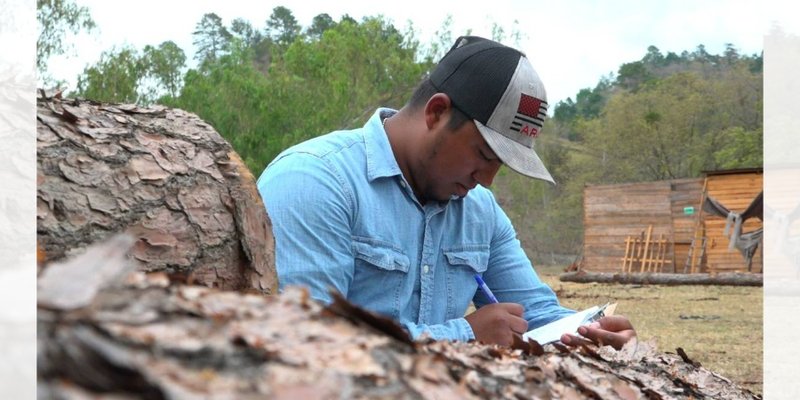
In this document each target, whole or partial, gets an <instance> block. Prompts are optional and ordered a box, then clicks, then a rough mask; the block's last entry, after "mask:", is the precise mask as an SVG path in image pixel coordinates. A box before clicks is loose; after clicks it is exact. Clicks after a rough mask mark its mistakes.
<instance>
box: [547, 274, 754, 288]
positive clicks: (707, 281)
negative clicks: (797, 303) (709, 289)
mask: <svg viewBox="0 0 800 400" xmlns="http://www.w3.org/2000/svg"><path fill="white" fill-rule="evenodd" d="M559 280H561V281H562V282H578V283H590V282H598V283H624V284H639V285H648V284H649V285H673V286H674V285H722V286H763V285H764V279H763V276H762V275H761V274H747V273H735V272H725V273H718V274H668V273H639V274H637V273H633V274H620V273H608V272H587V271H578V272H568V273H564V274H561V275H560V276H559Z"/></svg>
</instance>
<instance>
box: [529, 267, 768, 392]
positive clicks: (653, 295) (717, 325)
mask: <svg viewBox="0 0 800 400" xmlns="http://www.w3.org/2000/svg"><path fill="white" fill-rule="evenodd" d="M562 269H563V268H562V267H559V266H555V267H547V266H545V267H537V268H536V270H537V272H538V273H539V275H540V277H541V278H542V280H544V281H545V282H547V283H548V284H549V285H550V286H551V287H552V288H553V290H555V291H556V293H557V294H558V297H559V299H560V300H561V303H562V305H564V306H566V307H570V308H577V309H583V308H586V307H590V306H592V305H596V304H604V303H605V302H607V301H611V302H617V303H618V306H617V310H616V313H617V314H623V315H625V316H627V317H628V318H629V319H630V320H631V321H632V322H633V324H634V326H635V327H636V331H637V333H638V335H639V338H640V339H641V340H650V339H655V340H656V343H657V344H658V348H659V349H660V350H661V351H664V352H672V353H674V352H675V348H677V347H682V348H683V349H684V350H685V351H686V353H687V354H688V355H689V357H690V358H691V359H692V360H694V361H698V362H700V363H701V364H702V365H703V366H704V367H706V368H708V369H709V370H711V371H714V372H717V373H719V374H721V375H722V376H725V377H726V378H728V379H731V380H733V381H734V382H736V383H737V384H739V385H741V386H744V387H746V388H748V389H750V390H752V391H753V392H756V393H762V391H763V388H762V386H763V375H762V373H763V367H762V363H763V332H762V327H763V318H762V310H763V307H762V302H763V291H762V288H760V287H733V286H660V285H646V286H644V285H618V284H599V283H592V284H585V283H572V282H561V281H559V280H558V275H559V274H560V273H561V272H562Z"/></svg>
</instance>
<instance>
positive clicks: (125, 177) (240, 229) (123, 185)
mask: <svg viewBox="0 0 800 400" xmlns="http://www.w3.org/2000/svg"><path fill="white" fill-rule="evenodd" d="M37 106H38V108H37V154H38V157H37V180H38V182H37V183H38V187H37V233H38V239H37V240H38V246H39V250H40V251H39V252H38V254H39V260H40V262H42V263H44V262H50V261H55V260H60V259H62V258H64V257H65V256H68V255H70V254H74V253H79V252H82V251H83V249H84V248H85V247H86V246H87V245H89V244H90V243H93V242H96V241H98V240H100V239H103V238H106V237H108V236H110V235H111V234H113V233H115V232H121V231H126V232H129V233H130V234H132V235H133V236H134V237H135V239H136V243H135V245H134V246H133V249H132V250H131V253H130V256H131V257H132V258H133V259H134V260H136V261H137V262H138V268H140V269H141V270H143V271H164V272H167V273H168V274H169V275H170V277H171V278H172V279H176V280H181V281H187V282H197V283H200V284H203V285H206V286H215V287H220V288H224V289H254V290H257V291H258V292H261V293H274V292H276V287H277V278H276V275H275V261H274V239H273V237H272V230H271V225H270V223H269V220H268V218H267V214H266V210H265V209H264V205H263V203H262V201H261V197H260V196H259V194H258V191H257V189H256V187H255V183H254V179H253V176H252V174H251V173H250V172H249V171H248V170H247V168H246V167H245V166H244V165H243V163H242V161H241V160H240V159H239V156H238V155H237V154H236V153H235V152H234V151H233V150H232V148H231V146H230V145H229V144H228V143H227V142H226V141H225V140H224V139H223V138H222V137H221V136H220V135H219V134H218V133H217V132H216V131H215V130H214V129H213V128H212V127H211V126H209V125H208V124H206V123H205V122H203V121H202V120H200V119H199V118H198V117H197V116H195V115H193V114H189V113H187V112H184V111H181V110H176V109H169V108H165V107H160V106H153V107H149V108H142V107H137V106H135V105H124V104H114V105H109V104H105V105H104V104H99V103H95V102H90V101H84V100H63V101H62V100H61V99H59V98H46V97H45V96H44V94H40V97H39V99H38V101H37Z"/></svg>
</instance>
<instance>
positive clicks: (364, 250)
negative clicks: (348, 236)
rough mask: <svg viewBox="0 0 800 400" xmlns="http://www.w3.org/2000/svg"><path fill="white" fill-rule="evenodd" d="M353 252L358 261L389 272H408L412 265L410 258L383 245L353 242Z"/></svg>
mask: <svg viewBox="0 0 800 400" xmlns="http://www.w3.org/2000/svg"><path fill="white" fill-rule="evenodd" d="M353 252H354V253H355V257H356V258H357V259H360V260H363V261H365V262H367V263H369V264H372V265H374V266H376V267H378V268H380V269H384V270H387V271H401V272H408V266H409V264H410V263H411V262H410V261H409V260H408V256H406V255H405V254H403V253H402V252H400V251H399V250H397V249H395V248H393V247H391V246H388V245H386V244H383V243H377V242H374V241H373V242H368V243H367V242H361V241H357V240H356V241H353Z"/></svg>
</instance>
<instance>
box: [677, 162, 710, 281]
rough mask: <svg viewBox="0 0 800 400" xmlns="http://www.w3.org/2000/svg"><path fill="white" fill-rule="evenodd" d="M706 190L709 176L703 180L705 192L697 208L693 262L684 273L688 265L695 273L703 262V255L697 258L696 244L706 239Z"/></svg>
mask: <svg viewBox="0 0 800 400" xmlns="http://www.w3.org/2000/svg"><path fill="white" fill-rule="evenodd" d="M706 190H708V177H707V176H706V177H705V179H704V180H703V193H702V195H701V196H700V207H698V209H697V219H696V221H695V224H694V235H693V237H692V243H691V245H690V247H689V252H690V254H691V260H690V261H691V264H690V265H687V266H684V267H683V272H684V273H685V272H686V270H687V267H689V268H688V269H689V270H690V273H692V274H693V273H695V272H696V270H697V263H702V262H703V257H702V256H701V257H700V259H699V260H698V259H697V257H696V255H697V249H695V246H696V245H697V242H701V243H702V242H703V241H704V240H705V239H703V237H704V236H705V229H704V228H705V227H704V226H703V204H704V203H705V202H706ZM698 233H700V236H699V237H698V235H697V234H698ZM702 248H703V249H705V246H703V247H702Z"/></svg>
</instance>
